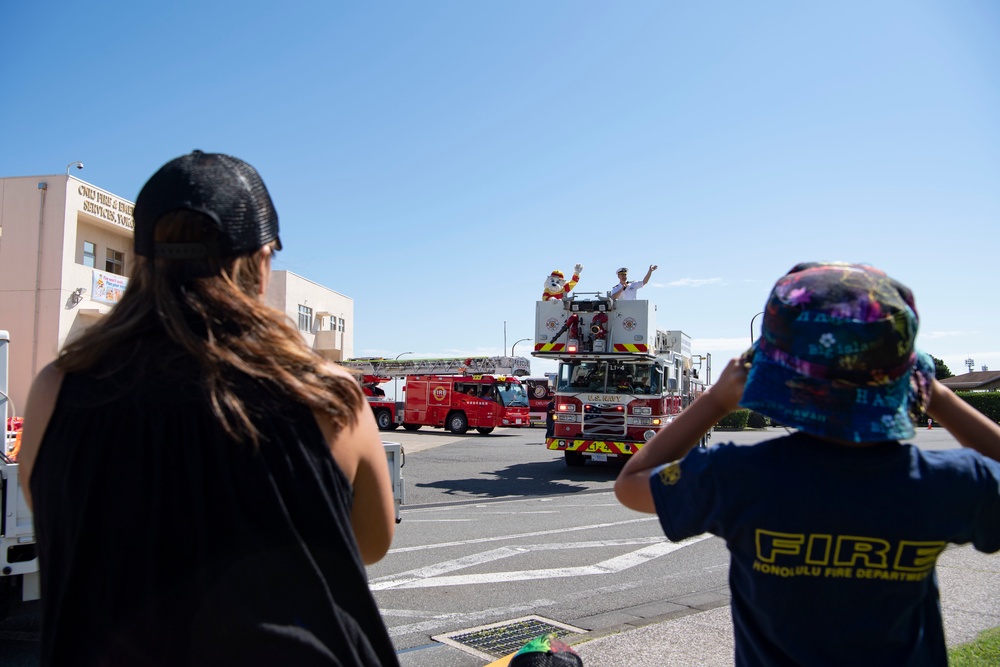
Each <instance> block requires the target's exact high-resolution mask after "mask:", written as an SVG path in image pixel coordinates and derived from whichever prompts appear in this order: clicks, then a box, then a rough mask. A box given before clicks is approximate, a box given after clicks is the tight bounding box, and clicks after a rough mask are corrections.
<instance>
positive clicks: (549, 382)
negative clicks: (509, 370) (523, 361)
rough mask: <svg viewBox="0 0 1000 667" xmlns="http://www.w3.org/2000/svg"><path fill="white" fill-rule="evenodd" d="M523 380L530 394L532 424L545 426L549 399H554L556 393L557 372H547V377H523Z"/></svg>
mask: <svg viewBox="0 0 1000 667" xmlns="http://www.w3.org/2000/svg"><path fill="white" fill-rule="evenodd" d="M521 382H522V383H523V384H524V390H525V391H526V392H527V394H528V408H529V409H530V415H531V425H532V426H538V425H541V426H545V417H546V414H547V413H548V408H549V401H551V400H553V398H554V397H555V395H556V373H546V374H545V377H526V378H521Z"/></svg>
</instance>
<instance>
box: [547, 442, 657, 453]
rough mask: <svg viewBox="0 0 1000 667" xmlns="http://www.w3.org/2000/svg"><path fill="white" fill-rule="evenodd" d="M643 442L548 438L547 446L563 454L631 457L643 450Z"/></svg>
mask: <svg viewBox="0 0 1000 667" xmlns="http://www.w3.org/2000/svg"><path fill="white" fill-rule="evenodd" d="M642 445H643V443H641V442H626V441H617V440H574V439H570V438H546V440H545V446H546V447H548V448H549V449H552V450H557V451H563V452H578V453H580V454H603V455H605V456H631V455H632V454H635V453H636V452H637V451H639V449H641V448H642Z"/></svg>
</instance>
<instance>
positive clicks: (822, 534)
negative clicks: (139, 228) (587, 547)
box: [615, 262, 1000, 666]
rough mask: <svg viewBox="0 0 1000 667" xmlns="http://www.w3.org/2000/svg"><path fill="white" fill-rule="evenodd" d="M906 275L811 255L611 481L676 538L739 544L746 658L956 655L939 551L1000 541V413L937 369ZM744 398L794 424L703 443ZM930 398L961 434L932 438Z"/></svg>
mask: <svg viewBox="0 0 1000 667" xmlns="http://www.w3.org/2000/svg"><path fill="white" fill-rule="evenodd" d="M917 327H918V316H917V311H916V307H915V305H914V300H913V295H912V294H911V292H910V290H909V289H907V288H906V287H905V286H904V285H902V284H900V283H899V282H897V281H895V280H893V279H892V278H890V277H889V276H887V275H886V274H885V273H884V272H882V271H879V270H878V269H875V268H873V267H870V266H867V265H858V264H844V263H830V262H815V263H806V264H799V265H798V266H796V267H794V268H793V269H792V270H791V271H790V272H789V273H788V274H786V275H785V276H783V277H782V278H781V279H779V280H778V282H777V284H775V286H774V288H773V290H772V291H771V294H770V297H769V299H768V302H767V306H766V308H765V310H764V321H763V326H762V333H761V337H760V339H759V340H758V341H757V342H756V343H755V344H754V346H753V347H752V348H751V349H750V350H748V351H747V352H746V353H745V354H744V355H743V356H741V357H740V358H738V359H733V360H732V361H730V362H729V364H728V365H727V367H726V369H725V370H724V371H723V373H722V375H721V376H720V377H719V380H718V381H717V382H716V383H715V384H714V385H713V386H712V387H711V388H710V389H709V390H708V391H707V392H706V393H705V394H704V395H703V396H702V397H701V398H699V399H698V400H697V401H696V402H695V403H694V404H692V405H691V406H690V407H689V408H687V409H686V410H685V411H684V412H683V413H681V415H679V416H678V418H677V419H676V420H675V421H674V422H673V423H672V424H671V425H670V427H669V428H667V429H664V430H663V431H661V432H660V433H659V434H658V435H657V436H656V437H655V438H653V439H652V440H651V441H650V442H649V443H647V445H646V446H645V447H644V448H643V449H642V450H640V451H639V452H638V453H636V454H635V455H634V456H633V457H632V459H631V460H630V461H629V462H628V463H627V464H626V465H625V467H624V468H623V469H622V472H621V474H620V476H619V478H618V480H617V481H616V483H615V493H616V495H617V497H618V499H619V500H620V501H621V502H622V503H623V504H624V505H626V506H627V507H630V508H632V509H635V510H638V511H642V512H650V513H653V512H655V513H656V514H657V515H658V517H659V520H660V524H661V526H662V528H663V531H664V533H665V534H666V536H667V538H669V539H671V540H675V541H676V540H682V539H685V538H687V537H691V536H694V535H698V534H701V533H705V532H709V533H712V534H714V535H717V536H719V537H722V538H723V539H724V540H725V541H726V546H727V548H728V549H729V552H730V574H729V584H730V590H731V594H732V603H731V607H732V615H733V624H734V630H735V649H736V656H735V657H736V664H737V665H786V664H788V665H791V664H796V665H845V664H865V665H893V666H898V665H946V664H947V654H946V646H945V638H944V630H943V625H942V619H941V611H940V605H939V601H938V588H937V577H936V574H935V569H934V566H935V562H936V560H937V557H938V555H939V554H940V553H941V552H942V551H943V550H944V549H945V548H946V547H947V545H948V544H950V543H952V544H966V543H972V544H973V545H974V546H975V548H976V549H978V550H980V551H984V552H987V553H992V552H995V551H998V550H1000V463H997V461H998V460H1000V426H998V425H997V424H996V423H994V422H992V421H991V420H989V419H987V418H986V417H985V416H984V415H982V414H981V413H979V412H978V411H976V410H975V409H973V408H971V407H970V406H969V405H968V404H967V403H965V402H964V401H962V400H961V399H959V398H958V397H956V396H955V395H954V394H953V393H952V392H951V391H950V390H949V389H947V388H946V387H944V386H943V385H942V384H940V383H939V382H938V381H937V380H935V379H934V365H933V362H932V360H931V359H930V357H928V356H926V355H924V354H922V353H920V352H919V351H917V349H916V348H915V346H914V341H915V338H916V334H917ZM739 406H743V407H745V408H750V409H753V410H756V411H758V412H760V413H762V414H765V415H767V416H770V417H772V418H773V419H775V420H777V421H779V422H780V423H782V424H784V425H787V426H790V427H792V428H794V429H797V431H796V432H795V433H793V434H791V435H787V436H785V437H780V438H776V439H773V440H769V441H767V442H763V443H760V444H758V445H755V446H752V447H737V446H735V445H733V444H722V445H717V446H715V447H711V448H708V449H697V448H695V445H696V444H697V443H698V441H699V439H700V437H701V436H702V435H703V434H704V433H706V432H707V431H708V430H709V429H711V427H712V426H713V425H714V424H715V423H717V422H718V421H719V419H721V418H722V417H723V416H725V415H726V414H728V413H729V412H731V411H733V410H735V409H737V407H739ZM921 411H923V412H925V413H926V414H927V415H929V416H931V417H933V418H934V419H935V420H936V421H938V422H939V423H941V425H942V426H944V427H945V428H946V429H948V431H949V432H950V433H951V434H952V435H953V436H954V437H955V439H956V440H957V441H958V442H959V443H960V444H961V445H963V447H962V448H959V449H952V450H947V451H922V450H920V449H918V448H917V447H915V446H913V445H909V444H903V443H901V442H900V440H903V439H908V438H912V437H913V436H914V428H913V419H914V417H915V416H916V415H918V414H919V413H920V412H921Z"/></svg>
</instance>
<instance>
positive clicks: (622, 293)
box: [610, 264, 659, 301]
mask: <svg viewBox="0 0 1000 667" xmlns="http://www.w3.org/2000/svg"><path fill="white" fill-rule="evenodd" d="M657 268H659V267H657V266H656V264H650V265H649V270H648V271H646V277H645V278H643V279H642V280H635V281H633V282H629V280H628V268H626V267H624V266H623V267H622V268H620V269H618V271H617V274H618V284H617V285H615V286H614V287H612V288H611V292H610V294H611V298H612V299H622V300H623V301H635V299H636V292H638V291H639V289H640V288H642V287H645V286H646V283H648V282H649V278H650V276H652V275H653V271H656V269H657Z"/></svg>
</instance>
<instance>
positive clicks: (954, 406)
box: [926, 380, 1000, 461]
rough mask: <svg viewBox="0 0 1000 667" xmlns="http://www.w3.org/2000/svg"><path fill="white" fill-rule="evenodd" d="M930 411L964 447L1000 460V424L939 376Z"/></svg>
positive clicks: (928, 411) (934, 386)
mask: <svg viewBox="0 0 1000 667" xmlns="http://www.w3.org/2000/svg"><path fill="white" fill-rule="evenodd" d="M926 412H927V414H928V415H930V416H931V417H933V418H934V420H935V421H936V422H938V423H939V424H941V425H942V426H944V427H945V428H946V429H948V432H949V433H951V434H952V435H953V436H955V439H956V440H958V442H959V443H961V444H962V446H963V447H968V448H969V449H974V450H976V451H977V452H979V453H980V454H982V455H983V456H988V457H990V458H991V459H993V460H994V461H1000V425H998V424H997V423H996V422H994V421H992V420H991V419H989V418H988V417H987V416H986V415H984V414H983V413H981V412H980V411H979V410H976V409H975V408H973V407H972V406H971V405H969V404H968V403H966V402H965V401H963V400H962V399H960V398H959V397H958V396H956V395H955V393H954V392H953V391H952V390H951V389H949V388H948V387H946V386H944V385H943V384H941V383H940V382H938V381H937V380H934V381H933V382H932V383H931V400H930V404H929V405H928V406H927V410H926Z"/></svg>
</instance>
